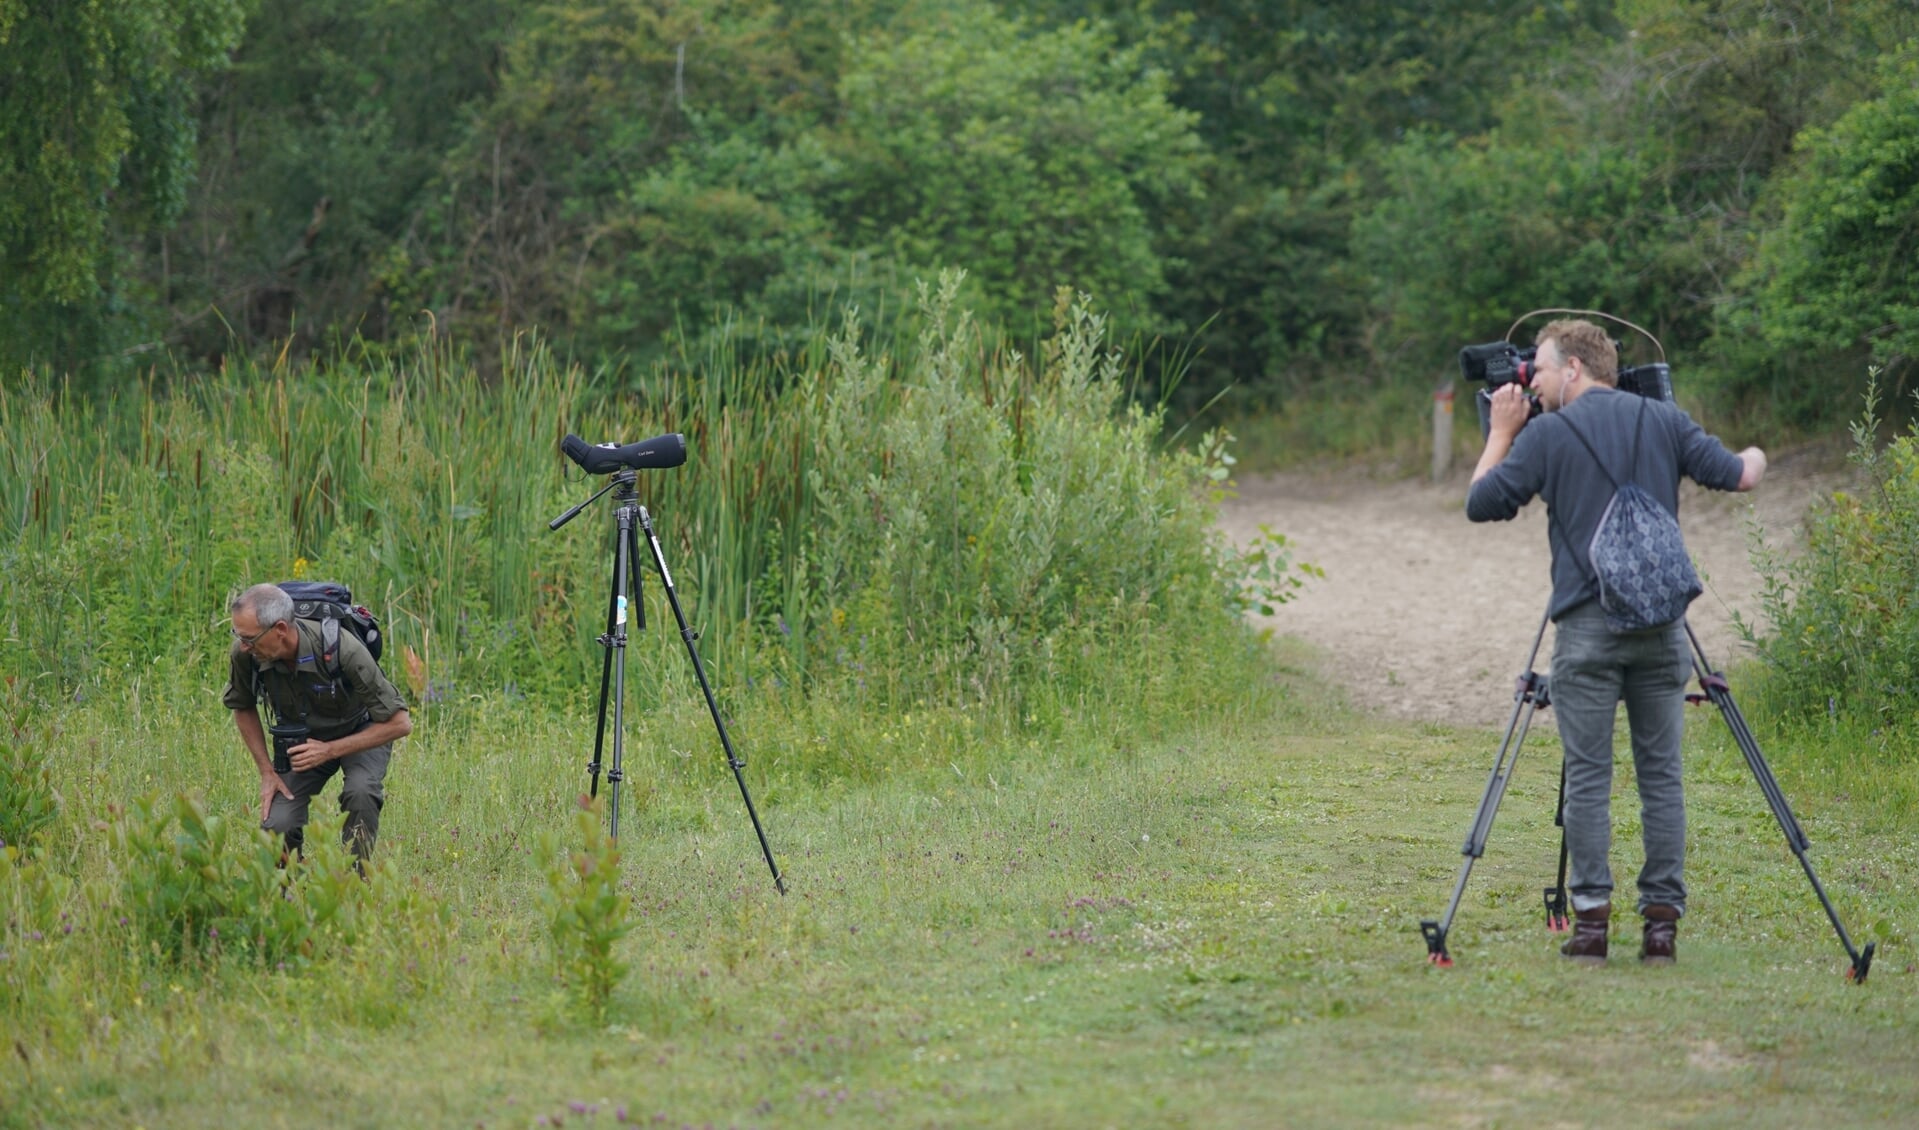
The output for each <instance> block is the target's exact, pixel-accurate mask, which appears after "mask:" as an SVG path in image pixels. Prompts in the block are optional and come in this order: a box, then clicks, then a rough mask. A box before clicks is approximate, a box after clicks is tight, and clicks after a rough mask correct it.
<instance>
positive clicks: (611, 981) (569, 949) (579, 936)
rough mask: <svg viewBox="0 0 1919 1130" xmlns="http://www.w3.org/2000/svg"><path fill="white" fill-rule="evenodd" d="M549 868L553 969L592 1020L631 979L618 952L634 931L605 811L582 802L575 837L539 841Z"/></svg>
mask: <svg viewBox="0 0 1919 1130" xmlns="http://www.w3.org/2000/svg"><path fill="white" fill-rule="evenodd" d="M540 854H541V858H542V859H544V860H545V863H546V890H545V893H544V897H545V900H546V921H547V936H548V938H549V939H550V940H551V942H552V944H553V967H554V972H555V973H556V974H557V975H558V976H559V978H560V982H561V983H562V984H563V985H565V986H566V988H567V990H568V991H569V992H570V993H572V994H573V997H574V1000H575V1002H576V1003H577V1004H578V1005H579V1006H580V1007H581V1008H582V1009H583V1010H585V1011H586V1012H587V1013H588V1014H589V1015H590V1016H591V1017H592V1018H593V1019H595V1020H601V1019H604V1018H605V1016H606V1005H607V1001H608V1000H610V999H611V998H612V996H613V990H614V989H616V988H618V987H619V984H620V980H621V978H623V977H625V976H626V963H625V962H623V961H619V960H617V959H616V958H615V957H614V956H613V947H614V946H615V945H616V944H618V943H619V940H620V939H621V938H624V937H626V935H627V934H628V933H629V932H630V931H631V930H632V929H633V922H632V920H631V919H630V918H629V917H628V912H629V911H630V910H631V902H632V900H630V899H628V898H627V896H626V894H625V893H624V892H622V891H621V890H620V849H619V848H618V847H617V846H615V845H614V842H613V838H612V836H611V835H609V834H608V832H607V828H606V806H605V805H603V804H600V803H599V802H598V801H589V800H587V798H585V797H581V798H580V804H579V807H578V809H577V810H576V811H575V812H574V814H573V834H572V837H571V838H570V839H567V838H564V837H562V836H561V834H560V833H559V832H557V831H553V832H548V833H546V834H545V835H544V836H543V837H542V838H541V842H540Z"/></svg>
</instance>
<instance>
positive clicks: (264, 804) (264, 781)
mask: <svg viewBox="0 0 1919 1130" xmlns="http://www.w3.org/2000/svg"><path fill="white" fill-rule="evenodd" d="M274 793H279V794H280V795H281V796H283V797H285V798H287V799H288V800H292V799H293V790H292V789H289V788H287V783H286V782H285V781H282V780H281V779H280V775H279V774H278V773H275V772H274V771H273V770H271V769H269V770H267V771H266V772H265V773H262V774H260V823H262V824H264V823H266V821H267V816H268V814H269V813H271V812H272V811H273V794H274Z"/></svg>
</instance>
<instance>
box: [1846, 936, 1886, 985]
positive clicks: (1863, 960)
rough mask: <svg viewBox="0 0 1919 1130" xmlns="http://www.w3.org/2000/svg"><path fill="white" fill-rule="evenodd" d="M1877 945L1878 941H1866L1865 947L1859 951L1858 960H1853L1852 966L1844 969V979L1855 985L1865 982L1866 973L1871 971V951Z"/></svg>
mask: <svg viewBox="0 0 1919 1130" xmlns="http://www.w3.org/2000/svg"><path fill="white" fill-rule="evenodd" d="M1878 945H1879V943H1878V942H1867V943H1866V948H1865V949H1863V950H1860V951H1859V958H1858V960H1856V961H1854V962H1853V963H1852V967H1851V968H1850V969H1847V970H1846V980H1848V981H1851V982H1852V983H1853V984H1855V985H1863V984H1865V983H1866V974H1868V973H1870V972H1872V951H1873V950H1874V949H1876V948H1877V947H1878Z"/></svg>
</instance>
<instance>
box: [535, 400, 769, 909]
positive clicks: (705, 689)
mask: <svg viewBox="0 0 1919 1130" xmlns="http://www.w3.org/2000/svg"><path fill="white" fill-rule="evenodd" d="M567 438H568V439H573V438H574V437H572V436H568V437H567ZM673 438H675V439H677V438H678V437H673ZM632 446H633V447H639V446H641V445H638V444H635V445H632ZM568 454H569V455H571V454H573V452H572V451H571V450H569V451H568ZM575 458H576V460H577V459H578V457H577V456H576V457H575ZM679 458H680V460H682V461H683V460H684V458H685V455H684V448H681V453H680V456H679ZM582 465H583V466H586V464H585V463H584V462H583V463H582ZM669 465H677V463H675V464H669ZM587 469H588V470H593V467H591V466H588V468H587ZM637 477H638V476H637V474H636V473H635V471H634V469H633V468H632V467H631V466H625V467H622V468H621V469H619V470H617V471H614V472H613V478H612V480H611V481H610V482H608V483H607V485H606V486H604V487H602V488H601V489H600V491H599V493H597V494H595V495H594V496H593V497H592V498H589V499H587V500H586V501H585V502H582V503H580V504H579V505H578V506H575V507H573V508H572V509H571V510H568V511H567V512H566V513H564V514H562V515H560V516H559V517H558V518H555V519H553V521H551V522H549V523H547V528H548V529H554V530H557V529H559V528H560V527H561V526H563V525H565V524H566V523H568V522H570V521H572V520H573V518H574V517H575V516H576V515H578V514H579V512H580V511H582V510H584V509H586V508H587V507H588V506H591V505H592V504H593V503H594V502H596V501H598V500H599V499H600V497H601V496H602V495H605V494H606V493H607V492H608V491H611V492H613V501H614V503H615V506H614V510H613V523H614V535H613V585H612V593H611V595H610V596H609V597H608V599H607V604H606V632H605V634H603V635H601V636H600V637H599V642H600V646H602V647H604V648H605V649H606V655H605V657H604V660H603V661H602V663H601V665H600V712H599V722H598V725H597V727H596V728H595V730H594V733H593V760H592V761H591V762H589V763H587V767H586V768H587V773H588V774H589V775H590V777H591V782H592V783H591V792H592V795H593V796H596V797H597V796H599V795H600V754H601V751H602V750H603V749H604V747H605V744H606V734H607V720H606V716H607V709H608V706H609V704H611V708H612V712H613V726H612V730H613V763H612V765H611V766H610V767H608V769H607V772H606V782H607V787H608V792H609V797H608V805H607V833H608V834H609V835H610V836H611V837H612V838H613V839H614V840H616V841H617V840H618V839H619V838H620V782H621V781H623V780H624V779H625V771H624V770H623V768H622V767H621V754H622V752H623V742H622V731H623V725H622V723H623V722H624V720H625V699H626V624H627V611H628V609H629V608H631V609H632V610H633V612H634V614H635V615H636V616H637V617H638V621H639V628H640V630H641V631H645V630H646V612H645V609H644V607H643V604H644V602H643V600H642V595H641V590H640V560H639V556H640V555H639V541H638V533H637V531H636V525H637V527H638V529H644V530H645V531H646V542H647V545H648V546H650V547H651V548H652V551H653V565H654V567H655V568H656V569H658V570H659V574H660V582H661V584H662V585H663V586H664V588H665V589H666V601H667V603H668V604H669V605H670V606H672V609H673V618H674V619H675V620H677V621H678V622H679V625H680V639H682V640H684V641H685V643H686V654H687V655H688V656H689V657H690V658H691V659H692V660H693V674H694V675H695V676H697V677H698V678H699V681H700V691H701V693H703V694H705V696H706V709H707V712H708V713H710V714H711V715H712V716H713V727H714V729H716V730H718V731H719V735H720V746H721V747H722V748H723V749H724V750H725V751H726V763H727V765H728V766H729V767H731V768H732V770H733V779H734V780H735V781H738V782H739V786H740V797H741V799H743V800H745V801H746V815H747V816H748V817H749V818H750V819H751V820H752V821H753V834H754V835H756V836H758V837H759V841H760V853H761V854H762V855H764V856H765V857H766V866H767V868H768V869H770V870H771V871H772V872H773V886H774V887H775V888H776V889H777V890H778V891H779V892H780V893H781V894H785V893H786V880H785V879H783V878H781V876H780V868H779V865H778V864H777V863H774V862H773V849H772V848H771V847H769V846H767V842H766V830H765V829H764V828H762V827H761V826H760V815H759V813H758V812H757V811H755V810H754V808H753V796H752V794H751V793H750V792H748V791H747V788H746V777H745V775H744V774H742V773H741V770H742V769H744V768H745V767H746V762H745V761H744V760H742V759H741V758H740V756H739V754H738V753H736V752H734V749H733V739H732V738H730V737H729V736H727V733H726V723H725V722H724V721H723V720H722V719H721V718H720V706H719V703H718V701H717V700H715V699H714V697H713V686H712V684H711V683H709V682H708V681H707V678H706V665H705V664H704V663H702V662H700V651H699V648H698V647H696V646H694V641H695V640H697V639H699V633H697V632H695V631H693V629H692V628H690V627H688V626H687V623H686V613H685V612H683V611H681V609H680V598H679V594H678V593H677V592H675V591H674V589H673V574H672V573H670V572H669V571H668V570H667V568H666V558H665V556H664V555H662V554H661V552H660V539H659V538H658V537H657V536H656V535H655V534H654V532H653V519H652V517H651V516H650V515H648V514H647V512H646V507H644V506H641V505H640V504H639V502H638V491H637V490H636V489H635V487H634V484H635V481H636V479H637ZM629 582H630V583H631V586H632V594H631V599H630V601H629V599H628V592H627V588H628V584H629Z"/></svg>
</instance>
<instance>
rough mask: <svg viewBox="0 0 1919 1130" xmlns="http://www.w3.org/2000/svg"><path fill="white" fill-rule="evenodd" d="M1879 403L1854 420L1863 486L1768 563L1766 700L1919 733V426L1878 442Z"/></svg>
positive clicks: (1827, 507)
mask: <svg viewBox="0 0 1919 1130" xmlns="http://www.w3.org/2000/svg"><path fill="white" fill-rule="evenodd" d="M1877 407H1878V405H1877V403H1876V399H1875V397H1874V395H1873V394H1872V393H1871V392H1869V393H1868V397H1867V410H1866V413H1865V416H1864V417H1863V418H1862V419H1861V420H1860V422H1859V423H1857V424H1855V425H1854V427H1853V438H1854V447H1853V453H1852V463H1853V466H1854V468H1855V470H1856V471H1857V473H1858V475H1859V481H1860V487H1859V489H1858V490H1857V491H1856V492H1846V493H1839V494H1835V495H1834V496H1833V497H1832V498H1831V499H1830V500H1829V501H1827V502H1826V503H1824V504H1823V505H1822V506H1821V507H1820V508H1819V509H1818V510H1816V511H1815V512H1814V513H1813V515H1812V517H1811V518H1810V519H1809V520H1808V522H1807V525H1806V549H1805V552H1804V553H1803V554H1802V555H1800V556H1799V557H1797V558H1795V559H1793V560H1792V561H1790V562H1783V561H1780V560H1777V559H1768V560H1765V561H1763V562H1762V575H1763V577H1764V580H1765V590H1764V593H1763V596H1764V612H1765V616H1766V618H1767V619H1768V620H1770V621H1771V627H1772V634H1771V635H1769V636H1766V637H1765V638H1763V639H1759V640H1757V641H1756V642H1757V643H1758V644H1759V648H1760V654H1761V655H1762V656H1763V657H1764V658H1765V660H1766V662H1767V664H1768V667H1769V668H1770V671H1769V674H1768V678H1767V680H1766V692H1767V693H1766V696H1765V697H1766V701H1767V703H1768V704H1769V705H1770V707H1771V709H1772V710H1773V711H1775V712H1777V713H1779V714H1782V715H1784V716H1786V717H1789V718H1793V719H1797V720H1807V719H1815V718H1826V719H1843V720H1850V721H1852V722H1854V723H1859V724H1863V726H1864V727H1865V728H1868V729H1870V730H1871V731H1872V732H1874V733H1882V732H1883V733H1885V734H1892V735H1896V736H1897V737H1898V739H1899V740H1900V741H1901V742H1904V743H1910V742H1911V741H1913V740H1914V739H1919V732H1915V731H1914V729H1913V726H1912V719H1913V718H1914V717H1915V715H1916V713H1919V426H1915V427H1914V428H1913V429H1909V430H1908V431H1907V432H1905V433H1904V434H1902V435H1899V436H1897V437H1896V438H1894V439H1893V440H1892V442H1891V443H1890V444H1887V445H1885V446H1884V447H1883V448H1881V447H1880V445H1879V442H1878V439H1877V436H1876V428H1877V424H1878V420H1877Z"/></svg>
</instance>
